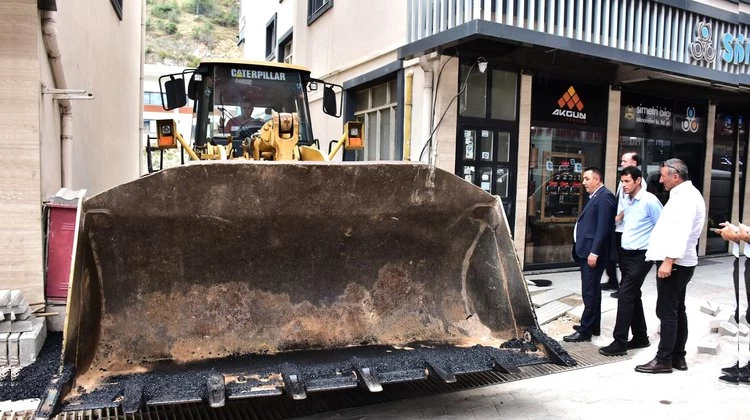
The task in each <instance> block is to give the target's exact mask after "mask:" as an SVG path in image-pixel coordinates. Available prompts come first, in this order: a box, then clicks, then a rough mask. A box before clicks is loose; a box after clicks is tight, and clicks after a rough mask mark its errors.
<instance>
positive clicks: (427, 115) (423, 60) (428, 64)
mask: <svg viewBox="0 0 750 420" xmlns="http://www.w3.org/2000/svg"><path fill="white" fill-rule="evenodd" d="M419 67H421V68H422V73H423V74H424V81H423V83H424V86H423V87H422V138H424V139H425V141H429V139H430V132H431V131H432V59H431V58H430V56H428V55H423V56H421V57H419ZM434 144H435V142H434V141H433V142H432V145H431V146H430V154H429V155H427V163H432V164H433V165H434V164H435V162H430V161H431V160H432V159H431V156H432V154H433V153H432V151H433V150H432V149H433V147H434ZM425 146H426V145H422V147H423V148H424V147H425ZM420 160H422V159H420Z"/></svg>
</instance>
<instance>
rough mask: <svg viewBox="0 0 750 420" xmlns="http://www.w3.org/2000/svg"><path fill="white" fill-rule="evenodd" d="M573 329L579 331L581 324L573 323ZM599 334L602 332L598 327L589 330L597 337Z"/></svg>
mask: <svg viewBox="0 0 750 420" xmlns="http://www.w3.org/2000/svg"><path fill="white" fill-rule="evenodd" d="M573 329H574V330H576V331H578V332H580V331H581V326H580V325H578V324H575V325H573ZM601 334H602V332H601V330H599V329H596V330H594V331H592V332H591V335H595V336H597V337H599V336H600V335H601Z"/></svg>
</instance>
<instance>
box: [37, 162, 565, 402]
mask: <svg viewBox="0 0 750 420" xmlns="http://www.w3.org/2000/svg"><path fill="white" fill-rule="evenodd" d="M550 343H552V344H550ZM556 344H557V343H555V342H553V341H551V340H548V339H547V338H546V336H545V335H544V334H543V333H541V332H540V330H539V329H538V324H537V321H536V318H535V314H534V311H533V308H532V306H531V303H530V299H529V295H528V292H527V289H526V284H525V281H524V278H523V275H522V272H521V270H520V267H519V262H518V259H517V257H516V254H515V251H514V248H513V244H512V241H511V237H510V234H509V229H508V227H507V224H506V222H505V219H504V213H503V208H502V205H501V203H500V202H499V200H497V199H496V198H495V197H494V196H492V195H490V194H487V193H486V192H484V191H482V190H481V189H479V188H477V187H475V186H473V185H471V184H469V183H467V182H465V181H464V180H462V179H460V178H458V177H456V176H454V175H452V174H450V173H448V172H445V171H442V170H439V169H436V168H434V167H431V166H427V165H424V164H411V163H399V162H393V163H359V164H354V163H339V164H336V163H330V162H320V163H316V162H314V163H300V162H297V163H276V162H246V161H245V162H241V163H240V162H236V161H234V162H211V163H197V164H193V165H187V166H182V167H177V168H170V169H166V170H164V171H161V172H158V173H154V174H151V175H148V176H146V177H143V178H141V179H138V180H136V181H133V182H130V183H127V184H124V185H121V186H118V187H115V188H113V189H111V190H108V191H105V192H103V193H101V194H98V195H96V196H93V197H91V198H89V199H87V200H86V201H85V202H84V203H83V204H82V206H81V208H80V209H79V222H78V227H77V239H76V245H75V255H74V267H73V274H72V279H71V285H70V293H69V300H68V310H67V319H66V325H65V333H64V343H63V356H62V367H61V371H60V374H59V375H57V376H56V377H55V379H54V380H53V383H52V384H50V386H49V388H48V391H47V395H46V397H45V399H43V400H42V403H41V405H40V409H39V411H38V413H41V414H40V417H44V415H47V414H52V413H54V412H57V411H59V410H61V409H62V410H73V409H75V410H79V409H88V408H105V407H117V406H121V407H122V409H123V410H124V411H125V412H132V411H134V410H137V409H139V408H140V407H143V406H144V405H145V404H168V403H176V402H189V401H201V400H202V401H207V402H208V403H210V404H211V405H212V406H221V405H223V404H224V401H225V400H226V399H233V398H246V397H254V396H267V395H276V394H282V393H283V394H288V395H290V396H292V397H293V398H295V399H301V398H305V396H306V394H307V393H308V392H314V391H321V390H331V389H339V388H351V387H358V386H359V387H363V388H365V389H368V390H370V391H378V390H380V389H382V384H387V383H390V382H399V381H409V380H417V379H425V378H427V377H428V376H432V377H435V378H438V379H440V380H443V381H449V382H450V381H455V375H457V374H462V373H468V372H479V371H487V370H493V369H495V370H498V369H499V370H504V371H509V372H512V371H515V370H517V367H518V366H522V365H530V364H538V363H549V362H551V361H552V362H556V363H559V364H561V363H568V364H572V363H575V362H574V361H572V359H570V358H569V356H567V354H566V353H565V352H564V351H563V350H562V349H561V348H559V347H556Z"/></svg>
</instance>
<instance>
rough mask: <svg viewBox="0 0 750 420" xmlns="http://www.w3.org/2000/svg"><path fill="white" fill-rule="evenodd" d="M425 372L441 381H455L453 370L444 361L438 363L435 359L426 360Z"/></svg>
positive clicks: (449, 382)
mask: <svg viewBox="0 0 750 420" xmlns="http://www.w3.org/2000/svg"><path fill="white" fill-rule="evenodd" d="M427 372H428V373H429V375H430V376H434V377H436V378H438V379H440V380H441V381H443V382H445V383H448V384H452V383H454V382H456V375H455V374H454V373H453V370H452V369H451V368H450V366H448V365H447V364H445V363H439V362H437V361H435V360H428V361H427Z"/></svg>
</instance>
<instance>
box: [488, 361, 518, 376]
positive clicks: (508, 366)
mask: <svg viewBox="0 0 750 420" xmlns="http://www.w3.org/2000/svg"><path fill="white" fill-rule="evenodd" d="M492 370H494V371H495V372H501V373H510V374H519V373H521V369H519V368H518V366H516V365H514V364H512V363H503V362H498V361H497V360H495V362H494V363H493V365H492Z"/></svg>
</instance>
